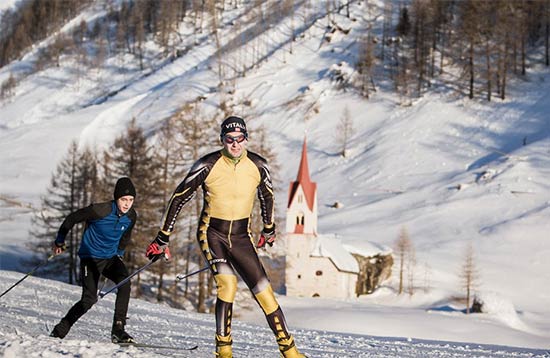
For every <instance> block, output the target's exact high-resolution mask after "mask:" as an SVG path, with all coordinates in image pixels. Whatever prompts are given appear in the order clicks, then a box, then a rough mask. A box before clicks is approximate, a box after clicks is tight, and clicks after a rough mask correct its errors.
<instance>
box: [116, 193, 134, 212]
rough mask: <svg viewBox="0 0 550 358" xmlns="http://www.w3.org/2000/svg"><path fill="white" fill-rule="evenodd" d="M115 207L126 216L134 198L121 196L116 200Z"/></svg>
mask: <svg viewBox="0 0 550 358" xmlns="http://www.w3.org/2000/svg"><path fill="white" fill-rule="evenodd" d="M116 205H117V206H118V210H119V211H120V212H121V213H123V214H126V213H127V212H128V210H130V208H131V207H132V205H134V197H133V196H131V195H125V196H122V197H120V198H118V199H117V201H116Z"/></svg>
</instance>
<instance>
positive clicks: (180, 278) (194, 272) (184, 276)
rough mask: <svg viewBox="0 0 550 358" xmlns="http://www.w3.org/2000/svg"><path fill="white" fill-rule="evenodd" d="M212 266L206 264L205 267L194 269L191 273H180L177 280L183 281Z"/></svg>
mask: <svg viewBox="0 0 550 358" xmlns="http://www.w3.org/2000/svg"><path fill="white" fill-rule="evenodd" d="M209 268H210V266H206V267H203V268H201V269H200V270H197V271H193V272H191V273H188V274H179V275H177V276H176V281H181V280H183V279H186V278H187V277H189V276H193V275H196V274H198V273H199V272H203V271H206V270H208V269H209Z"/></svg>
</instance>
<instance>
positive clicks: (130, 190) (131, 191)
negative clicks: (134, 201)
mask: <svg viewBox="0 0 550 358" xmlns="http://www.w3.org/2000/svg"><path fill="white" fill-rule="evenodd" d="M114 195H115V200H118V199H119V198H121V197H123V196H126V195H131V196H133V197H134V198H135V197H136V188H135V187H134V184H133V183H132V181H131V180H130V178H127V177H123V178H120V179H118V180H117V182H116V185H115V194H114Z"/></svg>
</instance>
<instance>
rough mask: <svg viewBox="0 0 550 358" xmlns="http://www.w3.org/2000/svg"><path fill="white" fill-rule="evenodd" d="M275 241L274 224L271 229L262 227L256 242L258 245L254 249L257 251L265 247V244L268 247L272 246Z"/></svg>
mask: <svg viewBox="0 0 550 358" xmlns="http://www.w3.org/2000/svg"><path fill="white" fill-rule="evenodd" d="M275 239H276V236H275V224H273V225H272V226H271V227H266V226H264V229H263V230H262V232H261V234H260V239H259V240H258V244H257V245H256V247H257V248H258V249H261V248H264V247H265V244H268V245H269V246H273V243H274V242H275Z"/></svg>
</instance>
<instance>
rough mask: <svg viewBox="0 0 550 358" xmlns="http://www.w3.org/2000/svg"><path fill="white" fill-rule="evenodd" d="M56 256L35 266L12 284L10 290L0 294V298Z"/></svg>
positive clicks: (52, 255)
mask: <svg viewBox="0 0 550 358" xmlns="http://www.w3.org/2000/svg"><path fill="white" fill-rule="evenodd" d="M55 256H56V255H55V254H51V255H50V256H49V257H48V258H47V259H46V261H44V262H41V263H39V264H38V265H36V266H35V267H34V268H33V269H32V270H31V271H29V272H28V273H27V274H26V275H25V276H23V277H22V278H21V279H20V280H19V281H17V282H16V283H14V284H13V285H12V286H11V287H10V288H8V289H7V290H5V291H4V292H2V294H1V295H0V298H1V297H2V296H4V295H5V294H6V293H8V292H10V291H11V290H12V289H13V288H14V287H15V286H17V285H19V284H20V283H21V282H23V280H25V279H26V278H27V277H29V276H32V274H34V273H35V272H36V270H38V269H39V268H41V267H42V266H45V265H46V264H47V263H48V262H50V260H51V259H53V258H54V257H55Z"/></svg>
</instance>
